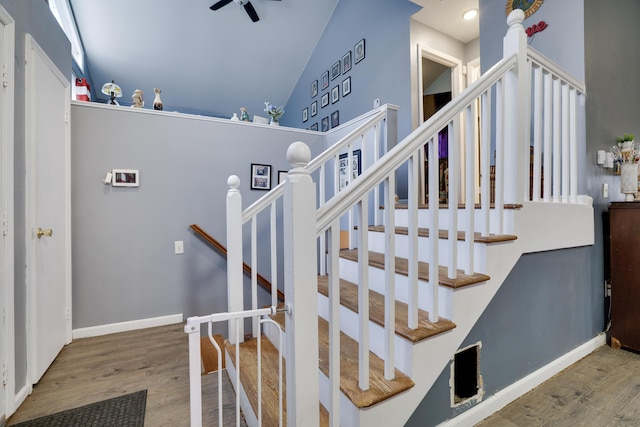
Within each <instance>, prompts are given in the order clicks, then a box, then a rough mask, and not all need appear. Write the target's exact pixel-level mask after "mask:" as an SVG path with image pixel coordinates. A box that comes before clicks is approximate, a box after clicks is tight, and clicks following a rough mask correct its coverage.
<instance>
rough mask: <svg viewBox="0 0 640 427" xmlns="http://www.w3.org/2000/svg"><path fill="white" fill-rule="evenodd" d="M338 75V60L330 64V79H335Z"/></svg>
mask: <svg viewBox="0 0 640 427" xmlns="http://www.w3.org/2000/svg"><path fill="white" fill-rule="evenodd" d="M339 75H340V61H337V62H336V63H335V64H333V65H332V66H331V80H333V79H335V78H336V77H338V76H339Z"/></svg>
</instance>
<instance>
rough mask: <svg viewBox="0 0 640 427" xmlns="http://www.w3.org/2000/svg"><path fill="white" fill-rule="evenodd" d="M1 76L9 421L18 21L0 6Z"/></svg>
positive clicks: (1, 253) (0, 259)
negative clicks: (16, 25)
mask: <svg viewBox="0 0 640 427" xmlns="http://www.w3.org/2000/svg"><path fill="white" fill-rule="evenodd" d="M0 31H2V36H3V37H2V40H3V42H4V43H3V45H2V46H0V49H1V51H0V72H1V73H2V76H1V77H2V86H3V89H2V90H3V96H2V100H1V102H2V115H1V117H0V123H1V124H2V132H1V133H0V150H2V164H1V165H0V166H1V167H2V169H1V171H2V176H1V178H2V185H0V221H1V222H0V224H1V227H0V229H1V230H2V232H1V233H0V234H1V235H2V243H1V244H2V248H1V249H0V272H2V273H1V274H0V295H1V296H2V298H1V301H2V302H1V306H0V310H2V311H1V312H2V313H3V320H4V321H3V322H2V326H0V328H1V330H0V360H1V366H2V383H3V387H2V395H1V397H0V405H1V408H0V409H1V412H0V417H2V416H5V417H6V418H8V417H9V416H10V415H11V414H13V413H14V412H15V409H16V398H15V397H16V392H15V356H16V355H15V315H14V286H15V285H14V284H15V280H14V278H15V267H14V249H15V246H14V242H15V240H14V231H15V230H14V229H15V224H14V220H13V215H14V190H13V183H14V177H13V174H14V165H13V162H14V108H15V73H14V63H15V61H14V58H15V45H16V44H15V31H16V30H15V20H14V19H13V18H12V17H11V15H9V13H8V12H7V11H6V9H4V8H3V7H2V6H1V5H0Z"/></svg>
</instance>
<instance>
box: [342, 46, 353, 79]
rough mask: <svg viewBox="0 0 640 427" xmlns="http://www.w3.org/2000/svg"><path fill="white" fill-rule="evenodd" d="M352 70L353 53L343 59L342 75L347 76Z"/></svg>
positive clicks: (348, 53) (347, 54)
mask: <svg viewBox="0 0 640 427" xmlns="http://www.w3.org/2000/svg"><path fill="white" fill-rule="evenodd" d="M350 69H351V51H349V52H347V53H345V55H344V56H343V57H342V74H346V72H347V71H349V70H350Z"/></svg>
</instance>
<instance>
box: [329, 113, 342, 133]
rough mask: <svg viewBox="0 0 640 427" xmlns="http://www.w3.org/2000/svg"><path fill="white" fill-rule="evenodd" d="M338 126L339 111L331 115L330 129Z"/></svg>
mask: <svg viewBox="0 0 640 427" xmlns="http://www.w3.org/2000/svg"><path fill="white" fill-rule="evenodd" d="M338 126H340V111H339V110H336V111H334V112H333V113H331V129H333V128H337V127H338Z"/></svg>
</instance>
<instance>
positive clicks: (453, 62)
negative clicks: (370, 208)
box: [417, 45, 464, 203]
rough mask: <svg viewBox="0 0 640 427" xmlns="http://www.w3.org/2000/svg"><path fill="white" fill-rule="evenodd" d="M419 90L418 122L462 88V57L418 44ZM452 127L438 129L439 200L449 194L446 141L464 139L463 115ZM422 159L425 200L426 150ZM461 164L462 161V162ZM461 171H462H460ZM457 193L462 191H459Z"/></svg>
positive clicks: (422, 120)
mask: <svg viewBox="0 0 640 427" xmlns="http://www.w3.org/2000/svg"><path fill="white" fill-rule="evenodd" d="M417 64H418V92H419V96H418V98H419V100H420V101H419V103H418V104H419V105H418V111H419V119H420V124H422V123H424V122H425V121H427V120H428V119H429V118H430V117H431V116H433V115H434V114H435V113H437V112H438V111H439V110H440V109H441V108H442V107H444V106H445V105H447V104H448V103H449V102H450V101H451V100H452V99H453V98H455V97H456V96H457V95H458V94H459V93H460V92H461V91H462V89H463V87H464V82H463V73H462V71H463V70H462V61H461V60H459V59H457V58H454V57H452V56H450V55H447V54H445V53H443V52H439V51H436V50H434V49H432V48H429V47H426V46H422V45H418V57H417ZM454 127H456V128H457V129H459V131H457V132H455V133H453V134H452V132H451V131H450V129H447V128H445V129H443V130H441V131H440V132H439V133H438V136H437V141H435V143H437V144H438V150H437V151H438V162H437V167H438V175H439V182H440V184H439V189H438V190H439V194H438V195H437V199H436V200H438V202H439V203H443V202H446V201H447V194H448V161H449V160H448V159H449V152H448V145H449V140H450V138H456V140H457V142H456V141H452V142H455V143H457V144H460V143H461V141H463V140H464V135H463V127H462V119H461V118H459V119H456V121H455V123H454ZM458 151H459V152H460V162H463V161H464V150H458ZM421 156H422V161H421V162H420V164H421V165H422V168H421V178H420V195H421V202H422V203H427V202H428V199H429V198H428V194H427V192H428V182H427V177H428V174H427V170H428V167H429V165H428V159H427V155H426V150H421ZM461 164H463V163H461ZM462 173H463V174H464V171H463V172H462ZM461 178H462V179H461V180H460V182H461V183H463V182H464V176H462V177H461ZM458 194H462V193H461V192H458Z"/></svg>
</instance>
